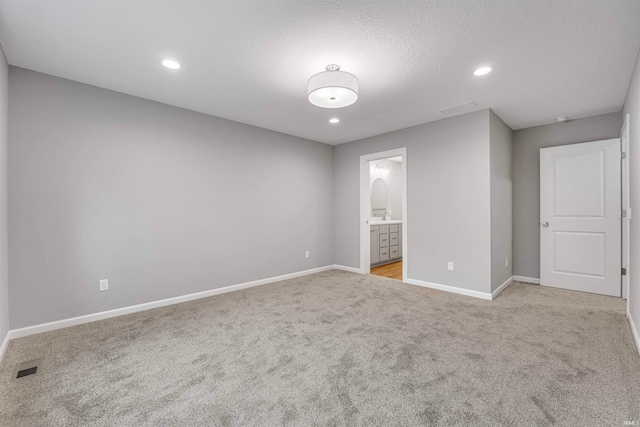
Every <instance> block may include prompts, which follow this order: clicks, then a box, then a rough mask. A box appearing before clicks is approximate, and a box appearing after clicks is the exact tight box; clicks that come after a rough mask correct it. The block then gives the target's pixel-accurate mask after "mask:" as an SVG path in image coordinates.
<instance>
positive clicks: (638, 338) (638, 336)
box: [627, 311, 640, 353]
mask: <svg viewBox="0 0 640 427" xmlns="http://www.w3.org/2000/svg"><path fill="white" fill-rule="evenodd" d="M627 319H628V320H629V326H631V335H633V339H634V340H635V342H636V348H637V349H638V353H640V334H639V333H638V330H637V329H636V324H635V322H634V321H633V317H631V312H630V311H627Z"/></svg>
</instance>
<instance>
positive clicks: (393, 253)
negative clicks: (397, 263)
mask: <svg viewBox="0 0 640 427" xmlns="http://www.w3.org/2000/svg"><path fill="white" fill-rule="evenodd" d="M399 257H400V252H399V251H398V246H391V247H390V248H389V259H395V258H399Z"/></svg>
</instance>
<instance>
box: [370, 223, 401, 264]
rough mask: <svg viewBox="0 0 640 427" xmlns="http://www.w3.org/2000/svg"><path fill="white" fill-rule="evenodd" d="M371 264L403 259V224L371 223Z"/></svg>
mask: <svg viewBox="0 0 640 427" xmlns="http://www.w3.org/2000/svg"><path fill="white" fill-rule="evenodd" d="M370 233H371V265H382V264H388V263H391V262H396V261H399V260H401V259H402V224H388V225H387V224H385V225H370Z"/></svg>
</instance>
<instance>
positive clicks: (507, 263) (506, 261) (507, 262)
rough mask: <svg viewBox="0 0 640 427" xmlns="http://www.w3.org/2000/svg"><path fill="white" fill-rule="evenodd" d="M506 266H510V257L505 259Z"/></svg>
mask: <svg viewBox="0 0 640 427" xmlns="http://www.w3.org/2000/svg"><path fill="white" fill-rule="evenodd" d="M504 266H505V267H509V258H505V259H504Z"/></svg>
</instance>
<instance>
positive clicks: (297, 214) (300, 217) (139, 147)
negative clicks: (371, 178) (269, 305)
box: [9, 67, 334, 329]
mask: <svg viewBox="0 0 640 427" xmlns="http://www.w3.org/2000/svg"><path fill="white" fill-rule="evenodd" d="M9 74H10V75H9V99H10V105H9V121H10V123H11V126H10V129H9V230H10V235H9V262H10V265H11V270H10V271H9V283H10V288H9V292H10V295H11V312H10V324H11V328H12V329H13V328H20V327H24V326H29V325H34V324H39V323H43V322H49V321H54V320H58V319H64V318H69V317H73V316H79V315H84V314H88V313H95V312H100V311H103V310H110V309H115V308H119V307H125V306H130V305H133V304H139V303H144V302H148V301H154V300H159V299H163V298H169V297H175V296H179V295H185V294H189V293H193V292H199V291H204V290H209V289H214V288H220V287H224V286H229V285H234V284H238V283H244V282H248V281H252V280H257V279H263V278H268V277H273V276H277V275H282V274H286V273H292V272H297V271H302V270H307V269H310V268H314V267H320V266H325V265H330V264H333V235H334V233H333V212H334V207H333V167H332V162H333V148H332V147H331V146H329V145H325V144H320V143H317V142H312V141H308V140H303V139H300V138H296V137H292V136H288V135H284V134H280V133H276V132H272V131H268V130H264V129H260V128H257V127H252V126H248V125H244V124H240V123H236V122H231V121H228V120H223V119H218V118H214V117H211V116H207V115H203V114H198V113H194V112H192V111H188V110H183V109H179V108H175V107H171V106H167V105H164V104H160V103H156V102H152V101H148V100H144V99H141V98H136V97H133V96H128V95H124V94H120V93H116V92H111V91H108V90H104V89H99V88H96V87H92V86H87V85H83V84H80V83H76V82H72V81H69V80H63V79H60V78H56V77H52V76H48V75H44V74H39V73H36V72H32V71H27V70H24V69H19V68H14V67H11V68H10V71H9ZM305 250H309V251H310V252H311V258H310V259H305V257H304V251H305ZM100 279H109V286H110V290H109V291H108V292H98V281H99V280H100Z"/></svg>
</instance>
